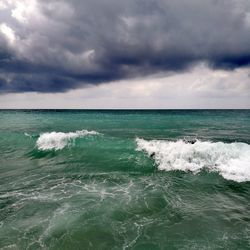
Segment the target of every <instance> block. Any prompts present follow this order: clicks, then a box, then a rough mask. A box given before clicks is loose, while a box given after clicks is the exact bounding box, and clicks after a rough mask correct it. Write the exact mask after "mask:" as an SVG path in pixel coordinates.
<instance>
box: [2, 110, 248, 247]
mask: <svg viewBox="0 0 250 250" xmlns="http://www.w3.org/2000/svg"><path fill="white" fill-rule="evenodd" d="M0 249H60V250H61V249H97V250H98V249H136V250H139V249H140V250H147V249H149V250H156V249H170V250H171V249H197V250H200V249H237V250H238V249H250V110H1V111H0Z"/></svg>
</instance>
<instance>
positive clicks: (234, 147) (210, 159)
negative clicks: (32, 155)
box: [25, 130, 250, 182]
mask: <svg viewBox="0 0 250 250" xmlns="http://www.w3.org/2000/svg"><path fill="white" fill-rule="evenodd" d="M25 135H26V136H29V137H31V136H30V135H29V134H25ZM97 135H101V134H100V133H99V132H97V131H88V130H80V131H75V132H68V133H64V132H46V133H42V134H40V136H39V137H38V139H37V141H36V147H37V148H38V150H41V151H49V150H55V151H57V150H61V149H63V148H65V147H66V146H70V145H72V143H73V142H74V140H75V139H76V138H82V137H86V136H97ZM135 142H136V144H137V147H136V148H135V151H143V152H145V153H146V154H147V155H148V156H149V157H151V158H152V159H153V160H154V162H155V164H156V166H157V168H158V169H159V170H164V171H176V170H179V171H184V172H192V173H194V174H197V173H199V172H200V171H201V170H203V169H205V170H206V171H208V172H217V173H219V174H220V175H221V176H223V178H225V179H227V180H233V181H236V182H245V181H250V145H248V144H246V143H239V142H235V143H223V142H210V141H200V140H197V141H196V142H195V143H193V144H191V143H188V142H186V141H185V140H177V141H168V140H144V139H141V138H136V139H135Z"/></svg>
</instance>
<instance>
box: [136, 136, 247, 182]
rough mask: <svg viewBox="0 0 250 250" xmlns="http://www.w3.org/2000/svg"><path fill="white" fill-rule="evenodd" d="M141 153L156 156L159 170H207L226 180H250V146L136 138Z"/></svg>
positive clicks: (195, 171) (154, 157)
mask: <svg viewBox="0 0 250 250" xmlns="http://www.w3.org/2000/svg"><path fill="white" fill-rule="evenodd" d="M136 143H137V150H139V151H145V152H146V153H147V154H148V155H149V156H151V157H153V159H154V160H155V163H156V165H157V166H158V169H159V170H165V171H171V170H181V171H192V172H193V173H198V172H199V171H200V170H201V169H203V168H206V169H207V170H208V171H211V172H212V171H215V172H218V173H219V174H221V175H222V176H223V177H224V178H225V179H228V180H234V181H237V182H243V181H250V145H248V144H246V143H236V142H235V143H223V142H209V141H199V140H197V141H196V142H195V143H194V144H190V143H187V142H185V141H183V140H178V141H163V140H151V141H147V140H144V139H139V138H137V139H136Z"/></svg>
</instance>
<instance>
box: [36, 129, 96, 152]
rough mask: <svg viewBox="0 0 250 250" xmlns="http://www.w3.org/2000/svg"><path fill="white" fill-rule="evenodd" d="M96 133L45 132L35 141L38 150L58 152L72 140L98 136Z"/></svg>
mask: <svg viewBox="0 0 250 250" xmlns="http://www.w3.org/2000/svg"><path fill="white" fill-rule="evenodd" d="M98 134H99V133H98V132H96V131H88V130H80V131H76V132H69V133H63V132H47V133H43V134H41V135H40V136H39V138H38V139H37V142H36V145H37V148H38V149H39V150H59V149H63V148H64V147H65V146H67V145H68V144H69V143H70V142H72V140H75V139H76V138H78V137H84V136H87V135H98Z"/></svg>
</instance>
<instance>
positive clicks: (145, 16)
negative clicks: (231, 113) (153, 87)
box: [0, 0, 250, 93]
mask: <svg viewBox="0 0 250 250" xmlns="http://www.w3.org/2000/svg"><path fill="white" fill-rule="evenodd" d="M20 3H21V5H20ZM22 3H23V4H24V5H23V6H25V8H22ZM27 6H28V8H27ZM0 25H1V29H0V92H1V93H6V92H28V91H38V92H63V91H67V90H70V89H73V88H78V87H81V86H84V85H86V84H87V85H88V84H99V83H103V82H109V81H113V80H119V79H127V78H128V79H129V78H133V77H137V76H145V75H150V74H154V73H159V72H171V73H172V72H178V71H183V70H186V69H187V68H189V67H192V66H193V65H194V64H196V63H199V62H202V61H205V62H207V63H208V64H209V65H210V66H211V67H212V68H225V69H228V70H233V69H235V68H238V67H243V66H247V65H249V64H250V2H249V0H205V1H200V0H188V1H183V0H175V1H172V0H148V1H144V0H133V1H132V0H127V1H120V0H99V1H97V0H73V1H60V0H58V1H44V0H43V1H35V0H29V1H25V0H23V1H19V4H18V2H17V1H10V2H7V1H6V3H5V6H4V7H2V8H1V9H0Z"/></svg>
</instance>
